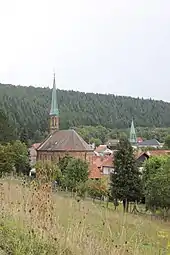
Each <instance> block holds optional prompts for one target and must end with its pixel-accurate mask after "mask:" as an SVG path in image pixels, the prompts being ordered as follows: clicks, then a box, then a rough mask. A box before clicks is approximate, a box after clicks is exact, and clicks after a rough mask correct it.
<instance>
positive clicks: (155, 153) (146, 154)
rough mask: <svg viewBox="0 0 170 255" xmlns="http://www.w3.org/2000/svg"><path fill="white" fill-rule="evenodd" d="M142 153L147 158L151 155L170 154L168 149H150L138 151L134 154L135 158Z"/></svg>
mask: <svg viewBox="0 0 170 255" xmlns="http://www.w3.org/2000/svg"><path fill="white" fill-rule="evenodd" d="M143 155H144V156H146V157H147V158H149V157H151V156H168V155H170V150H151V151H145V152H140V153H138V154H136V155H135V158H136V159H139V158H140V157H141V156H143Z"/></svg>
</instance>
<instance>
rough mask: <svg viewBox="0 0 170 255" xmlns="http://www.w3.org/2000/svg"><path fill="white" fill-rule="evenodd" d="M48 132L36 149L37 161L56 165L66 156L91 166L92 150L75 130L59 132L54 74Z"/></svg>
mask: <svg viewBox="0 0 170 255" xmlns="http://www.w3.org/2000/svg"><path fill="white" fill-rule="evenodd" d="M49 120H50V132H49V135H48V137H47V138H46V139H45V140H44V141H43V142H42V143H41V144H40V145H39V147H38V148H37V160H41V161H45V160H52V161H54V162H56V163H58V162H59V160H60V159H61V158H63V157H64V156H66V155H68V154H69V155H70V156H72V157H74V158H80V159H82V160H85V161H87V162H88V163H89V168H91V165H92V164H93V149H92V148H91V146H90V145H88V144H87V143H86V142H85V141H84V140H83V138H82V137H80V136H79V135H78V134H77V133H76V132H75V130H73V129H69V130H60V128H59V126H60V117H59V108H58V103H57V93H56V82H55V74H54V79H53V89H52V99H51V110H50V113H49Z"/></svg>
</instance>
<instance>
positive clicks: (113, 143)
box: [106, 139, 119, 150]
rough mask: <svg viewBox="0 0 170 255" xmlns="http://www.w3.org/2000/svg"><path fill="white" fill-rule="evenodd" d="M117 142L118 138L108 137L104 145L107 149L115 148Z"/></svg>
mask: <svg viewBox="0 0 170 255" xmlns="http://www.w3.org/2000/svg"><path fill="white" fill-rule="evenodd" d="M118 143H119V140H118V139H109V140H108V141H107V142H106V145H107V147H108V148H109V149H111V150H115V149H116V148H117V144H118Z"/></svg>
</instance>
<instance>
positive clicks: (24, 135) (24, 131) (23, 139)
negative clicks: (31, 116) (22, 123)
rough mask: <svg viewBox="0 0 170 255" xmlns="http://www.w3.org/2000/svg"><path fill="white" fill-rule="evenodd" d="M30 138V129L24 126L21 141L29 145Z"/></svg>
mask: <svg viewBox="0 0 170 255" xmlns="http://www.w3.org/2000/svg"><path fill="white" fill-rule="evenodd" d="M28 140H29V136H28V130H27V129H26V127H24V128H23V129H22V131H21V134H20V141H21V142H22V143H25V144H26V145H28Z"/></svg>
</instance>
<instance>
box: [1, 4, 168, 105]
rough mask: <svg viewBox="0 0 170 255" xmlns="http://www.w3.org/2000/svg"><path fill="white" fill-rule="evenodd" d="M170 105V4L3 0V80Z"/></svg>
mask: <svg viewBox="0 0 170 255" xmlns="http://www.w3.org/2000/svg"><path fill="white" fill-rule="evenodd" d="M54 68H55V72H56V83H57V87H58V88H60V89H71V90H79V91H85V92H99V93H113V94H118V95H131V96H135V97H138V96H139V97H152V98H156V99H162V100H167V101H170V0H29V1H27V0H0V82H1V83H11V84H15V85H18V84H20V85H27V86H28V85H33V86H49V87H51V86H52V75H53V69H54Z"/></svg>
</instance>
